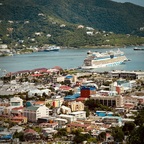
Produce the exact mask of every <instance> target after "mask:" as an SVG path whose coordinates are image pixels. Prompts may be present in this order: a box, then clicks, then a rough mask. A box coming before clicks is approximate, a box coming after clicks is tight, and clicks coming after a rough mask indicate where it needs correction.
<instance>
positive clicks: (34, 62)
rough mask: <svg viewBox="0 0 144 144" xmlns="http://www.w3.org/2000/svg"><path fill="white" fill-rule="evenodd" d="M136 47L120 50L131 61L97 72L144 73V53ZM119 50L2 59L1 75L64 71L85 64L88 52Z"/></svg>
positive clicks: (63, 52)
mask: <svg viewBox="0 0 144 144" xmlns="http://www.w3.org/2000/svg"><path fill="white" fill-rule="evenodd" d="M133 48H134V47H132V46H131V47H126V48H120V50H121V51H123V52H124V53H125V55H126V57H127V58H128V59H130V61H128V62H126V63H125V64H121V65H118V66H115V67H106V68H99V69H96V70H95V71H98V72H99V71H111V70H127V71H133V70H135V71H139V70H141V71H144V51H134V50H133ZM111 49H113V50H117V49H118V48H81V49H61V50H60V51H58V52H54V51H53V52H35V53H31V54H22V55H14V56H9V57H0V74H1V75H2V74H3V73H4V72H16V71H21V70H32V69H36V68H48V69H50V68H53V67H55V66H60V67H61V68H63V69H70V68H77V67H79V66H81V65H82V64H83V60H84V58H85V57H86V55H87V52H88V51H99V52H105V51H109V50H111Z"/></svg>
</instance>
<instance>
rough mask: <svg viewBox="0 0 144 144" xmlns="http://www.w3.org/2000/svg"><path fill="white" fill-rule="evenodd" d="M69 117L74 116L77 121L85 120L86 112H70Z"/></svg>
mask: <svg viewBox="0 0 144 144" xmlns="http://www.w3.org/2000/svg"><path fill="white" fill-rule="evenodd" d="M70 115H72V116H75V117H76V119H77V120H85V119H86V111H77V112H71V113H70Z"/></svg>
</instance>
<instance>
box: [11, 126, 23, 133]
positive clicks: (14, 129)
mask: <svg viewBox="0 0 144 144" xmlns="http://www.w3.org/2000/svg"><path fill="white" fill-rule="evenodd" d="M23 129H24V128H23V127H21V126H18V125H15V126H13V127H11V128H10V129H9V131H10V132H11V133H15V132H18V133H19V132H22V131H23Z"/></svg>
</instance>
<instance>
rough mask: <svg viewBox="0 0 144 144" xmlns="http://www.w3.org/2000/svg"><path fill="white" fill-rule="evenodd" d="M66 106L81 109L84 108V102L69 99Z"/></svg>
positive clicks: (76, 109) (72, 109)
mask: <svg viewBox="0 0 144 144" xmlns="http://www.w3.org/2000/svg"><path fill="white" fill-rule="evenodd" d="M68 106H69V107H70V108H71V111H72V112H73V111H83V110H84V103H82V102H81V101H79V102H77V101H71V102H68Z"/></svg>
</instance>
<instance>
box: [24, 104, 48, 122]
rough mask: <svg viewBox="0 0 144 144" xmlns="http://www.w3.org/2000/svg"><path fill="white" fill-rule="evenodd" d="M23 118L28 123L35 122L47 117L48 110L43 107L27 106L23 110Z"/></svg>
mask: <svg viewBox="0 0 144 144" xmlns="http://www.w3.org/2000/svg"><path fill="white" fill-rule="evenodd" d="M24 116H25V117H27V118H28V121H31V122H37V119H38V118H42V117H48V116H49V108H47V107H46V106H45V105H42V106H40V105H39V106H29V107H27V108H25V109H24Z"/></svg>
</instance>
